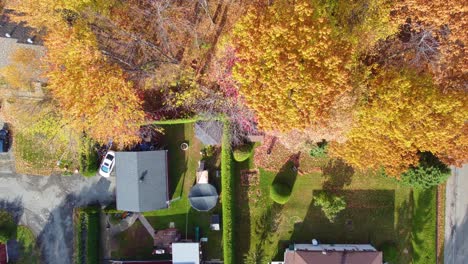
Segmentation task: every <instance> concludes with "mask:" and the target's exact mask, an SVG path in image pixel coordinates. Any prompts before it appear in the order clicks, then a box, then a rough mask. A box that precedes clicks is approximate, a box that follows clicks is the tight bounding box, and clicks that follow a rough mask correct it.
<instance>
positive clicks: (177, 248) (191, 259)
mask: <svg viewBox="0 0 468 264" xmlns="http://www.w3.org/2000/svg"><path fill="white" fill-rule="evenodd" d="M172 263H173V264H200V244H199V243H172Z"/></svg>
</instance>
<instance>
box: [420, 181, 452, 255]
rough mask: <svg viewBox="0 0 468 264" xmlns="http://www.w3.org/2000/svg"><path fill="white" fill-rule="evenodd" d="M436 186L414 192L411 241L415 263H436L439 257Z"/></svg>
mask: <svg viewBox="0 0 468 264" xmlns="http://www.w3.org/2000/svg"><path fill="white" fill-rule="evenodd" d="M436 188H437V187H433V188H431V189H427V190H415V191H414V192H413V194H414V197H415V198H416V200H415V201H414V209H413V215H412V228H411V229H412V230H411V231H412V232H411V243H412V245H413V252H412V253H413V261H414V262H415V263H434V262H435V261H436V258H437V254H436V252H437V249H436V228H437V227H436V226H437V222H436V221H437V220H436V219H437V216H436V209H435V208H436V206H437V201H436V195H435V192H436ZM457 232H458V230H457Z"/></svg>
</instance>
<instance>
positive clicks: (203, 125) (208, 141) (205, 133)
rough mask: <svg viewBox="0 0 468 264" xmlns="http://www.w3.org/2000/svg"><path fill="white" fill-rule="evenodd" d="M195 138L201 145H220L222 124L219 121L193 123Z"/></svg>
mask: <svg viewBox="0 0 468 264" xmlns="http://www.w3.org/2000/svg"><path fill="white" fill-rule="evenodd" d="M195 136H196V137H197V138H198V139H199V140H200V141H201V142H202V143H203V145H213V146H217V145H221V138H222V136H223V123H222V122H219V121H198V122H196V123H195Z"/></svg>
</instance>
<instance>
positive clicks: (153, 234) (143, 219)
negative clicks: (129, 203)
mask: <svg viewBox="0 0 468 264" xmlns="http://www.w3.org/2000/svg"><path fill="white" fill-rule="evenodd" d="M138 220H140V222H141V223H142V224H143V226H144V227H145V228H146V230H147V231H148V233H149V235H150V236H151V237H152V238H153V240H154V239H156V232H155V231H154V228H153V226H151V224H150V223H149V222H148V220H147V219H146V217H145V216H144V215H142V214H138Z"/></svg>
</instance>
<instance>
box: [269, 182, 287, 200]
mask: <svg viewBox="0 0 468 264" xmlns="http://www.w3.org/2000/svg"><path fill="white" fill-rule="evenodd" d="M289 197H291V187H289V185H287V184H285V183H279V182H277V183H273V184H272V185H271V187H270V198H271V199H272V200H273V201H275V202H276V203H279V204H285V203H287V202H288V201H289Z"/></svg>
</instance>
